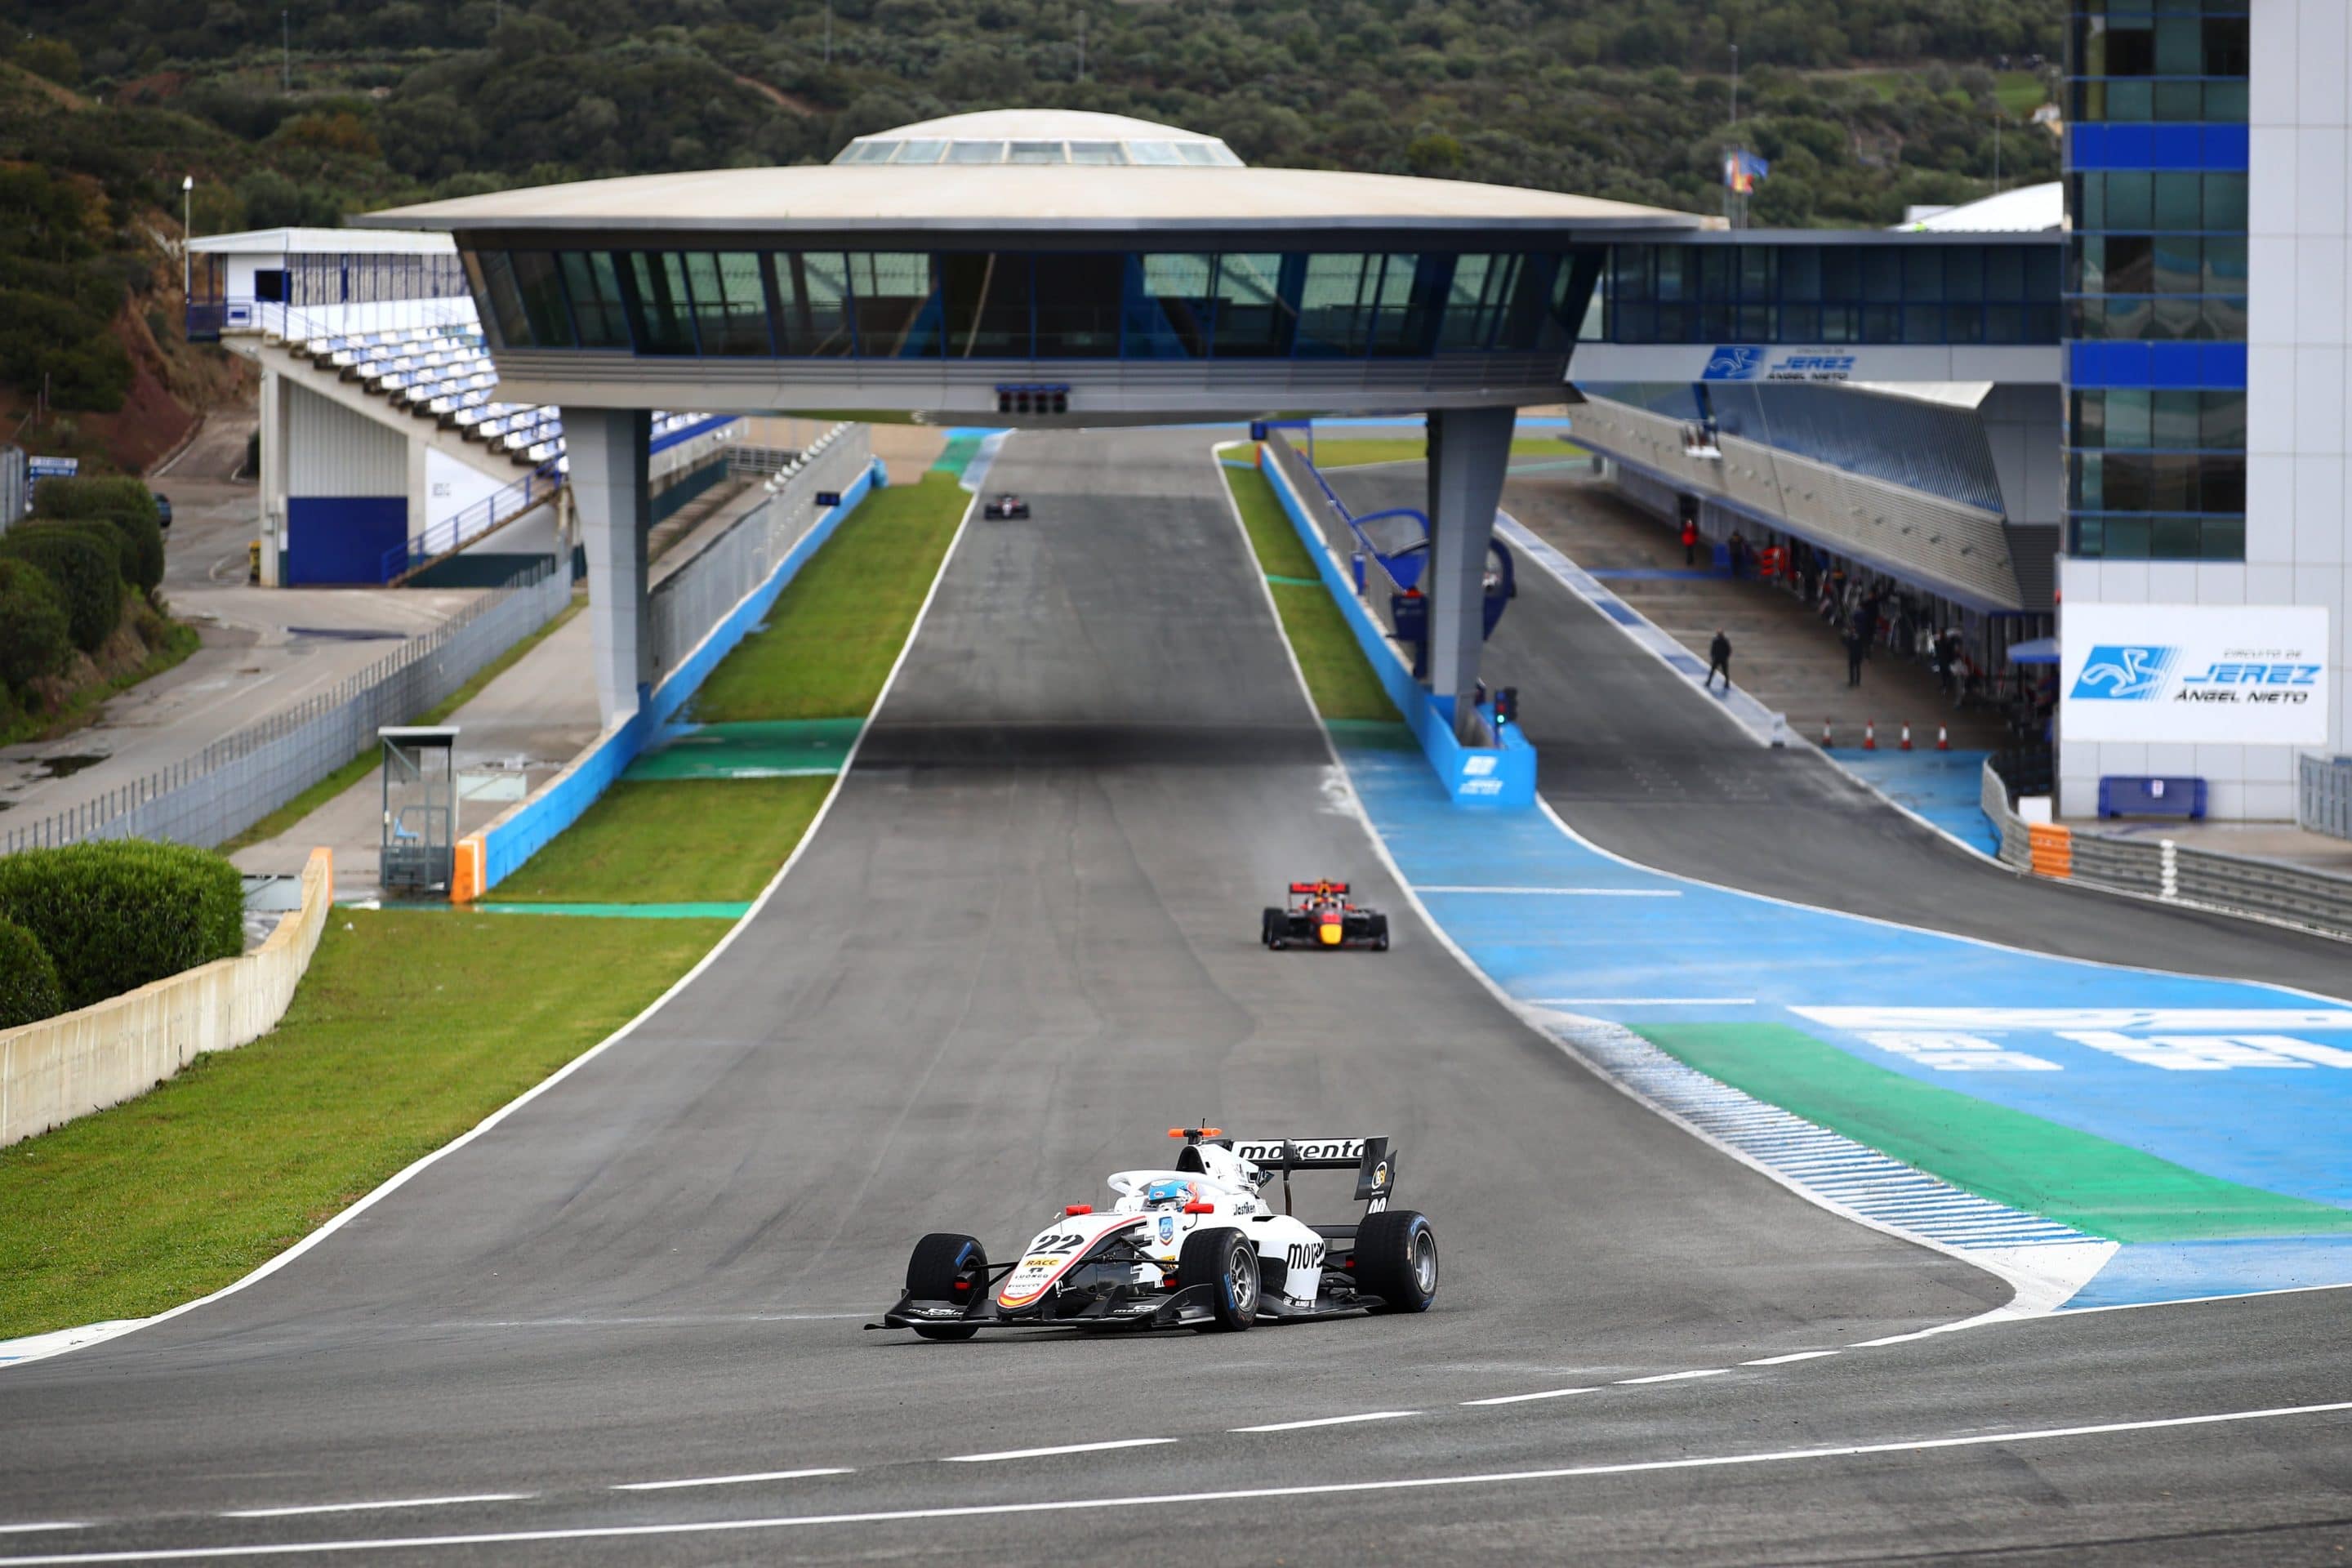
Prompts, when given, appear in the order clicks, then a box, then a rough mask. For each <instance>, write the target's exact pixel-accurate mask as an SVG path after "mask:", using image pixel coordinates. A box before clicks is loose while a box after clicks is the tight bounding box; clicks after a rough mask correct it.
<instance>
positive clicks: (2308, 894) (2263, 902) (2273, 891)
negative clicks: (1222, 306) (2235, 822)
mask: <svg viewBox="0 0 2352 1568" xmlns="http://www.w3.org/2000/svg"><path fill="white" fill-rule="evenodd" d="M2344 771H2346V772H2347V773H2352V768H2347V769H2346V770H2344ZM1982 802H1983V805H1984V814H1985V816H1988V817H1990V819H1991V820H1992V824H1993V826H1995V827H1996V828H1998V829H1999V830H2000V861H2001V864H2003V865H2005V866H2007V867H2009V868H2011V870H2014V871H2020V872H2024V873H2026V874H2029V875H2032V876H2037V877H2049V878H2053V879H2062V880H2066V881H2074V882H2083V883H2087V884H2089V885H2090V886H2092V887H2097V888H2105V889H2109V890H2111V891H2114V892H2120V893H2133V894H2137V895H2138V896H2140V897H2143V898H2149V899H2155V900H2159V901H2161V902H2164V903H2168V904H2181V905H2185V906H2187V907H2189V908H2191V909H2200V910H2213V911H2214V912H2216V913H2219V914H2227V915H2240V916H2246V917H2250V918H2252V919H2255V920H2264V921H2276V922H2278V923H2279V924H2282V925H2291V926H2297V927H2300V928H2302V929H2303V930H2305V931H2317V932H2319V933H2321V934H2323V935H2326V936H2333V937H2341V938H2344V939H2345V940H2347V941H2352V877H2337V876H2333V875H2330V874H2329V873H2327V872H2326V871H2312V870H2305V869H2304V868H2301V867H2297V866H2286V865H2282V864H2280V863H2279V862H2277V861H2273V860H2252V859H2248V858H2245V857H2243V856H2240V855H2221V854H2217V853H2215V852H2214V851H2212V850H2210V849H2192V848H2189V847H2186V846H2184V845H2181V844H2179V843H2176V842H2175V841H2174V840H2172V839H2169V838H2157V839H2147V838H2115V837H2108V836H2106V835H2105V834H2098V833H2083V832H2077V831H2075V830H2074V828H2071V827H2067V826H2062V825H2060V824H2056V823H2029V822H2027V821H2026V820H2025V819H2024V818H2023V817H2021V816H2019V815H2018V814H2017V812H2016V810H2015V809H2014V808H2013V807H2012V806H2011V803H2010V795H2009V786H2008V785H2007V784H2005V783H2003V782H2002V780H2001V776H2000V773H1997V772H1995V771H1994V769H1993V766H1992V764H1991V763H1986V764H1985V769H1984V780H1983V794H1982Z"/></svg>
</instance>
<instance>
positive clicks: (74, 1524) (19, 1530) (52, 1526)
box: [0, 1519, 89, 1535]
mask: <svg viewBox="0 0 2352 1568" xmlns="http://www.w3.org/2000/svg"><path fill="white" fill-rule="evenodd" d="M88 1529H89V1525H87V1524H84V1523H82V1522H81V1521H79V1520H78V1519H59V1520H51V1521H47V1522H46V1523H41V1524H0V1535H31V1534H33V1533H34V1532H35V1531H43V1530H88Z"/></svg>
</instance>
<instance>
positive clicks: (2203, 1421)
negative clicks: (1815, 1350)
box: [0, 1400, 2352, 1568]
mask: <svg viewBox="0 0 2352 1568" xmlns="http://www.w3.org/2000/svg"><path fill="white" fill-rule="evenodd" d="M2347 1412H2352V1400H2344V1401H2341V1402H2338V1403H2336V1404H2330V1405H2277V1406H2273V1407H2271V1408H2268V1409H2262V1410H2231V1411H2225V1412H2218V1413H2215V1414H2210V1415H2171V1416H2159V1417H2156V1418H2153V1419H2147V1420H2137V1421H2105V1422H2099V1423H2096V1424H2095V1425H2090V1426H2039V1427H2026V1428H2022V1429H2018V1430H2011V1431H2003V1432H1972V1433H1969V1434H1968V1435H1967V1436H1959V1437H1912V1438H1906V1439H1903V1440H1900V1441H1896V1442H1889V1443H1851V1444H1844V1445H1842V1446H1839V1447H1826V1448H1780V1449H1773V1450H1769V1451H1767V1452H1764V1453H1759V1454H1707V1455H1697V1456H1690V1457H1685V1458H1675V1459H1633V1460H1627V1461H1624V1462H1622V1463H1617V1464H1601V1465H1572V1466H1563V1467H1561V1468H1557V1469H1543V1470H1492V1471H1486V1472H1483V1473H1479V1474H1475V1475H1466V1476H1399V1477H1392V1478H1391V1479H1387V1480H1379V1481H1325V1482H1318V1483H1307V1484H1301V1485H1297V1486H1286V1487H1247V1488H1236V1489H1233V1490H1229V1491H1201V1492H1146V1493H1141V1494H1138V1495H1132V1496H1127V1497H1104V1498H1057V1499H1054V1500H1047V1501H1043V1502H998V1503H964V1504H958V1505H950V1506H946V1507H940V1508H909V1509H892V1510H876V1511H873V1512H867V1513H829V1514H827V1513H815V1514H793V1515H779V1516H775V1517H772V1518H767V1519H728V1520H711V1521H701V1522H685V1523H677V1524H627V1525H604V1526H583V1527H578V1528H572V1529H550V1530H512V1531H497V1532H494V1533H493V1532H483V1533H478V1534H472V1535H439V1536H430V1535H427V1536H410V1537H407V1538H400V1537H393V1538H389V1539H376V1540H355V1541H309V1542H255V1543H252V1544H247V1545H220V1546H177V1547H160V1548H155V1549H152V1550H149V1551H143V1552H142V1551H131V1552H63V1553H48V1554H45V1555H42V1556H38V1557H0V1568H52V1565H63V1564H69V1563H185V1562H190V1561H194V1560H198V1559H204V1558H212V1559H215V1560H226V1559H231V1558H246V1557H293V1556H311V1557H320V1556H325V1555H327V1554H329V1553H332V1552H388V1551H394V1550H408V1551H423V1550H425V1549H427V1548H433V1547H459V1546H519V1545H526V1544H531V1543H538V1542H557V1541H630V1540H636V1539H639V1538H654V1537H660V1536H670V1535H721V1534H734V1533H740V1532H742V1531H779V1530H806V1529H811V1528H814V1527H817V1526H822V1525H836V1526H839V1525H859V1524H902V1523H908V1522H910V1521H926V1520H937V1519H981V1518H988V1517H992V1516H1004V1515H1013V1514H1065V1513H1088V1512H1097V1511H1100V1510H1106V1509H1119V1510H1134V1511H1137V1512H1139V1513H1140V1512H1143V1511H1144V1510H1157V1511H1158V1514H1159V1516H1160V1517H1165V1511H1166V1510H1168V1509H1170V1508H1171V1507H1174V1508H1181V1507H1182V1506H1183V1505H1185V1504H1187V1503H1204V1502H1256V1501H1263V1500H1268V1499H1273V1498H1297V1497H1341V1496H1348V1495H1350V1494H1361V1493H1366V1492H1389V1491H1424V1490H1430V1489H1440V1488H1454V1487H1501V1486H1514V1485H1527V1484H1529V1483H1532V1482H1538V1481H1564V1480H1580V1479H1586V1478H1588V1477H1595V1476H1631V1475H1644V1474H1653V1473H1656V1472H1660V1471H1666V1470H1706V1469H1725V1468H1734V1467H1742V1466H1748V1465H1792V1464H1806V1463H1811V1462H1816V1461H1821V1460H1838V1459H1853V1458H1870V1457H1871V1456H1874V1455H1878V1454H1916V1453H1927V1452H1933V1451H1936V1450H1940V1449H1954V1450H1966V1449H1969V1448H1998V1447H2005V1446H2008V1445H2011V1444H2015V1443H2048V1442H2060V1441H2064V1440H2067V1439H2072V1438H2084V1437H2111V1436H2120V1435H2122V1434H2125V1433H2128V1432H2158V1431H2166V1430H2171V1429H2177V1428H2180V1427H2189V1426H2230V1425H2238V1424H2243V1423H2247V1422H2254V1421H2285V1420H2295V1419H2309V1418H2311V1417H2314V1416H2326V1415H2343V1414H2345V1413H2347Z"/></svg>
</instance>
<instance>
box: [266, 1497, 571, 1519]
mask: <svg viewBox="0 0 2352 1568" xmlns="http://www.w3.org/2000/svg"><path fill="white" fill-rule="evenodd" d="M538 1495H539V1494H538V1493H537V1492H473V1493H470V1494H468V1495H467V1496H465V1497H402V1498H377V1499H371V1500H368V1501H365V1502H313V1503H302V1504H299V1505H298V1506H296V1507H293V1508H233V1509H228V1510H224V1511H223V1512H222V1514H221V1517H222V1518H223V1519H290V1518H292V1517H293V1516H294V1515H296V1514H298V1513H360V1512H362V1511H365V1510H369V1509H380V1508H454V1507H455V1506H457V1504H459V1503H467V1502H521V1501H524V1500H526V1499H530V1498H535V1497H537V1496H538Z"/></svg>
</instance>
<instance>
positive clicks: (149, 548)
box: [89, 511, 163, 594]
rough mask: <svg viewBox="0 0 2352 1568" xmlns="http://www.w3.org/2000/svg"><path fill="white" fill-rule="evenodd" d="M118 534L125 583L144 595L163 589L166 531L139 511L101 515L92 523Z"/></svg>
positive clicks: (92, 520)
mask: <svg viewBox="0 0 2352 1568" xmlns="http://www.w3.org/2000/svg"><path fill="white" fill-rule="evenodd" d="M89 521H91V522H94V523H96V522H103V523H105V524H107V525H108V526H109V527H110V528H111V529H113V530H114V533H115V538H116V539H117V541H118V542H120V543H121V547H122V580H123V581H124V582H126V583H128V584H131V586H132V587H134V588H136V589H138V590H139V591H140V592H141V593H142V594H152V593H154V592H155V590H156V589H158V588H160V587H162V586H163V529H161V528H160V527H158V526H157V525H156V522H155V520H154V519H153V518H152V517H148V516H146V515H144V514H142V513H140V512H135V511H110V512H101V513H100V515H98V516H97V517H94V518H91V519H90V520H89Z"/></svg>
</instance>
